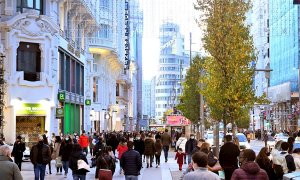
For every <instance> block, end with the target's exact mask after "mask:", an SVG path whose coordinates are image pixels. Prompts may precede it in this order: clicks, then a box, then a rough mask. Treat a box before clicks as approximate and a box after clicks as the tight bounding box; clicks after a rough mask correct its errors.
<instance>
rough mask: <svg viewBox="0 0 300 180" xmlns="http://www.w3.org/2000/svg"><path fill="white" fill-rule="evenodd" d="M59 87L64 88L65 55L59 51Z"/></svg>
mask: <svg viewBox="0 0 300 180" xmlns="http://www.w3.org/2000/svg"><path fill="white" fill-rule="evenodd" d="M59 65H60V68H59V88H60V89H64V88H65V76H64V72H65V55H64V54H63V53H62V52H59Z"/></svg>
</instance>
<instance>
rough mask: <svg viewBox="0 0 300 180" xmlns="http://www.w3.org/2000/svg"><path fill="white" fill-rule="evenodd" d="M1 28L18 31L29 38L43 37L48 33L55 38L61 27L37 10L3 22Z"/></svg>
mask: <svg viewBox="0 0 300 180" xmlns="http://www.w3.org/2000/svg"><path fill="white" fill-rule="evenodd" d="M1 27H2V28H5V29H8V30H12V29H17V30H20V31H21V32H22V33H23V34H26V35H28V36H42V35H43V34H46V33H49V34H51V35H52V36H53V35H54V34H56V33H58V32H59V27H58V26H57V25H56V24H55V23H54V22H53V21H52V20H51V19H50V18H49V17H47V16H44V15H38V14H37V12H36V11H35V10H30V11H27V13H22V14H19V15H17V16H15V17H14V18H12V19H10V20H9V21H6V22H3V24H2V25H1Z"/></svg>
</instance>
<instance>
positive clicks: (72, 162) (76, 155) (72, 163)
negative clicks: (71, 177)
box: [69, 151, 88, 175]
mask: <svg viewBox="0 0 300 180" xmlns="http://www.w3.org/2000/svg"><path fill="white" fill-rule="evenodd" d="M80 159H82V160H84V161H85V162H86V163H87V164H88V161H87V159H86V156H85V155H84V154H83V151H78V152H72V153H71V156H70V159H69V167H70V169H72V171H73V174H78V175H86V170H84V169H79V170H78V166H77V161H78V160H80Z"/></svg>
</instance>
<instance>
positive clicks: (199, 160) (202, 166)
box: [183, 152, 220, 180]
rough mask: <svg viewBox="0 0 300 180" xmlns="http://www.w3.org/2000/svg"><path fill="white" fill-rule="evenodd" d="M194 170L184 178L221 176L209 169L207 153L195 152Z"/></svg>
mask: <svg viewBox="0 0 300 180" xmlns="http://www.w3.org/2000/svg"><path fill="white" fill-rule="evenodd" d="M192 160H193V169H194V171H191V172H188V173H187V174H185V175H184V176H183V180H220V178H219V176H218V175H217V174H215V173H213V172H210V171H208V169H207V162H208V158H207V154H205V153H203V152H195V153H194V154H193V156H192Z"/></svg>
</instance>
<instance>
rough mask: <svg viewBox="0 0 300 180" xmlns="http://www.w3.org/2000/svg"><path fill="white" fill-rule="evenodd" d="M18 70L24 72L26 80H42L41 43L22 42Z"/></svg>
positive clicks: (18, 57) (19, 50)
mask: <svg viewBox="0 0 300 180" xmlns="http://www.w3.org/2000/svg"><path fill="white" fill-rule="evenodd" d="M17 71H23V72H24V80H27V81H40V72H41V51H40V48H39V44H37V43H26V42H20V45H19V47H18V50H17Z"/></svg>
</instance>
